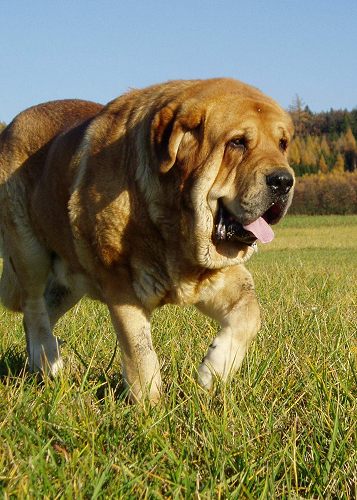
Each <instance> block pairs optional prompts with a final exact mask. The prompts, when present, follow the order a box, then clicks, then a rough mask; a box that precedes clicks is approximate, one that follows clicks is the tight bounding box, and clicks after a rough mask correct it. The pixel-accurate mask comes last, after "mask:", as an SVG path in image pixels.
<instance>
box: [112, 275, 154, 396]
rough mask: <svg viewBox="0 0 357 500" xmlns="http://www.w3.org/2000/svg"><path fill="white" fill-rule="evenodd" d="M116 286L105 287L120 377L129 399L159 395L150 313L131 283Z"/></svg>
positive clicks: (121, 283) (121, 282)
mask: <svg viewBox="0 0 357 500" xmlns="http://www.w3.org/2000/svg"><path fill="white" fill-rule="evenodd" d="M124 283H125V282H123V281H122V280H121V281H120V288H119V287H118V288H117V287H115V288H113V287H112V286H109V287H106V291H105V300H106V303H107V305H108V308H109V311H110V315H111V318H112V322H113V325H114V328H115V330H116V333H117V337H118V341H119V345H120V348H121V353H122V364H123V378H124V382H125V384H126V386H127V387H128V389H129V396H130V399H131V401H133V402H138V401H141V400H144V399H145V398H148V399H149V401H150V402H156V401H157V400H158V399H159V398H160V392H161V375H160V365H159V361H158V358H157V355H156V352H155V350H154V348H153V344H152V340H151V331H150V313H149V312H148V311H146V310H145V308H144V307H143V305H142V304H141V303H140V302H139V300H138V299H137V297H136V295H135V292H134V291H133V289H132V287H131V283H130V284H129V283H127V286H126V287H125V285H124Z"/></svg>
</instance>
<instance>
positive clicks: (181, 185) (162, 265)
mask: <svg viewBox="0 0 357 500" xmlns="http://www.w3.org/2000/svg"><path fill="white" fill-rule="evenodd" d="M291 134H292V126H291V122H290V119H289V118H288V116H287V114H286V113H285V112H284V111H283V110H282V109H281V108H280V107H279V106H278V105H277V104H276V103H275V102H274V101H273V100H271V99H270V98H268V97H266V96H265V95H264V94H262V93H261V92H260V91H258V90H256V89H254V88H252V87H250V86H248V85H245V84H243V83H241V82H238V81H235V80H229V79H213V80H206V81H200V80H197V81H177V82H169V83H166V84H162V85H157V86H153V87H149V88H147V89H143V90H138V91H132V92H129V93H128V94H126V95H123V96H121V97H119V98H118V99H115V100H114V101H112V102H110V103H109V104H108V105H107V106H105V107H102V106H100V105H98V104H94V103H89V102H85V101H75V100H73V101H57V102H53V103H47V104H43V105H39V106H37V107H34V108H31V109H29V110H27V111H24V112H23V113H21V114H20V115H19V116H18V117H16V118H15V120H14V121H13V122H12V123H11V124H10V125H9V126H8V127H7V129H6V130H5V131H4V133H3V134H2V135H1V136H0V183H1V184H0V207H1V208H0V229H1V233H0V236H1V242H2V252H3V259H4V270H3V275H2V278H1V288H0V294H1V297H2V300H3V303H4V304H5V305H6V306H7V307H9V308H10V309H14V310H22V311H23V313H24V323H25V329H26V335H27V345H28V352H29V362H30V367H31V369H33V370H46V369H48V370H49V371H50V372H51V373H53V374H55V373H56V372H57V371H58V370H59V369H60V368H61V366H62V360H61V357H60V353H59V346H58V342H57V339H56V337H54V336H53V334H52V328H53V326H54V324H55V322H56V321H57V319H58V318H59V317H60V316H61V315H62V314H63V313H64V312H66V310H68V309H69V308H70V307H72V306H73V305H74V304H75V303H76V302H77V301H78V300H79V299H80V297H81V296H82V295H83V294H89V295H90V296H91V297H93V298H96V299H99V300H102V301H103V302H105V303H106V304H107V305H108V308H109V311H110V314H111V317H112V321H113V325H114V327H115V329H116V332H117V335H118V339H119V343H120V346H121V349H122V358H123V372H124V378H125V380H126V383H127V384H128V387H129V388H130V394H131V397H132V399H133V400H138V399H141V398H142V397H143V395H144V394H147V395H148V396H149V398H150V399H151V400H156V399H157V398H158V396H159V393H160V386H161V378H160V370H159V362H158V359H157V356H156V354H155V351H154V349H153V346H152V342H151V335H150V314H151V312H152V310H153V309H154V308H155V307H158V306H160V305H163V304H166V303H174V304H182V305H185V304H195V305H196V306H197V307H198V308H199V309H201V310H202V311H203V312H204V313H205V314H208V315H210V316H211V317H213V318H215V319H216V320H217V321H218V322H220V324H221V325H222V330H221V331H220V333H219V335H218V336H217V337H216V339H215V340H214V342H213V344H212V345H211V348H210V349H209V352H208V354H207V356H206V357H205V359H204V361H203V363H202V365H201V366H200V368H199V381H200V383H201V385H203V386H204V387H208V388H209V387H211V386H212V380H213V376H214V375H217V376H219V377H221V378H222V379H223V380H226V379H227V377H228V376H229V375H230V374H232V373H234V371H236V370H237V368H238V367H239V365H240V364H241V362H242V359H243V356H244V353H245V351H246V348H247V345H248V343H249V342H250V340H251V339H252V338H253V337H254V336H255V334H256V332H257V330H258V328H259V308H258V306H257V301H256V298H255V294H254V287H253V282H252V278H251V276H250V274H249V273H248V271H247V270H246V269H245V268H244V265H243V263H244V262H245V261H246V260H247V259H248V258H249V257H250V256H251V254H252V253H253V249H252V247H250V246H248V245H246V244H245V243H243V242H239V241H221V242H218V241H216V240H215V237H214V231H215V220H216V216H217V211H218V205H219V203H220V202H222V203H224V205H225V206H226V207H227V209H229V211H230V213H232V214H233V215H234V217H237V219H239V220H240V221H242V222H244V223H247V222H251V221H253V220H255V219H256V218H257V217H259V216H260V215H261V214H262V213H263V212H264V211H265V210H267V209H268V208H269V206H270V205H269V203H270V201H271V197H270V194H269V193H270V192H269V188H268V187H267V184H266V178H267V176H268V175H269V174H270V173H272V172H274V171H275V170H276V168H277V167H279V169H280V170H284V171H287V172H291V169H290V168H289V166H288V164H287V159H286V151H283V150H282V148H281V147H280V146H281V143H280V141H281V140H284V141H286V142H287V141H289V138H290V136H291ZM242 135H244V137H245V140H246V142H247V144H248V143H249V145H248V146H247V151H246V152H243V151H240V150H239V148H238V149H236V148H232V146H231V142H230V141H231V140H232V139H233V138H234V137H237V136H242ZM219 200H220V201H219ZM290 200H291V193H290V194H289V201H288V202H287V204H286V208H287V206H288V204H289V202H290Z"/></svg>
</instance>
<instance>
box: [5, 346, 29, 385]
mask: <svg viewBox="0 0 357 500" xmlns="http://www.w3.org/2000/svg"><path fill="white" fill-rule="evenodd" d="M24 370H26V355H25V352H24V351H19V350H18V349H17V348H15V347H9V348H8V349H7V350H6V351H5V352H4V353H3V354H2V355H1V357H0V379H2V378H5V377H8V376H12V377H18V376H19V375H22V374H23V372H24Z"/></svg>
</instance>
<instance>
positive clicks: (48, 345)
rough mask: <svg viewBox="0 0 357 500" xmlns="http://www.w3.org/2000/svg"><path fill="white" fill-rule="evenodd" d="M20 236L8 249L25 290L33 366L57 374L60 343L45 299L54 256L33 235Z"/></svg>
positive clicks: (23, 297)
mask: <svg viewBox="0 0 357 500" xmlns="http://www.w3.org/2000/svg"><path fill="white" fill-rule="evenodd" d="M16 236H17V243H16V244H11V242H8V243H9V244H8V248H9V249H10V252H9V253H10V255H11V262H12V265H13V269H14V272H15V274H16V277H17V280H18V283H19V286H20V288H21V310H22V312H23V315H24V329H25V333H26V344H27V352H28V359H29V367H30V370H31V371H33V372H36V371H39V372H42V373H44V372H46V373H49V374H50V375H56V374H57V373H58V371H59V370H60V369H61V368H62V366H63V363H62V359H61V355H60V348H59V343H58V340H57V338H56V337H55V336H54V335H53V333H52V328H51V322H50V318H49V314H48V311H47V307H46V300H45V297H44V293H45V289H46V283H47V280H48V277H49V275H50V270H51V256H50V254H49V253H48V251H47V250H46V249H45V248H43V247H42V245H41V244H40V243H39V242H38V241H37V240H36V239H35V238H33V237H32V236H31V235H30V233H29V232H26V234H24V231H21V235H20V236H21V238H18V236H19V235H16ZM19 241H21V245H19Z"/></svg>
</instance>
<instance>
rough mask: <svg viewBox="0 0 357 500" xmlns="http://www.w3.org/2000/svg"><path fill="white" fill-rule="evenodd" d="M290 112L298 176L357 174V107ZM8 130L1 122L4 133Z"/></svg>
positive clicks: (296, 107) (297, 102) (299, 107)
mask: <svg viewBox="0 0 357 500" xmlns="http://www.w3.org/2000/svg"><path fill="white" fill-rule="evenodd" d="M289 112H290V115H291V117H292V119H293V122H294V125H295V137H294V140H293V142H292V143H291V146H290V152H289V157H290V163H291V165H292V167H293V168H294V170H295V173H296V175H297V176H302V175H306V174H318V173H320V174H328V173H329V172H334V173H343V172H355V171H357V141H356V138H357V108H355V109H353V110H352V111H347V110H333V109H331V110H330V111H325V112H321V113H313V112H312V111H311V110H310V108H309V107H308V106H307V105H305V104H304V103H303V101H302V100H301V98H300V97H299V96H296V97H295V99H294V101H293V104H292V105H291V106H290V108H289ZM4 127H5V123H4V122H1V121H0V131H1V130H2V129H3V128H4Z"/></svg>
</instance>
